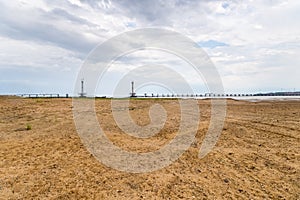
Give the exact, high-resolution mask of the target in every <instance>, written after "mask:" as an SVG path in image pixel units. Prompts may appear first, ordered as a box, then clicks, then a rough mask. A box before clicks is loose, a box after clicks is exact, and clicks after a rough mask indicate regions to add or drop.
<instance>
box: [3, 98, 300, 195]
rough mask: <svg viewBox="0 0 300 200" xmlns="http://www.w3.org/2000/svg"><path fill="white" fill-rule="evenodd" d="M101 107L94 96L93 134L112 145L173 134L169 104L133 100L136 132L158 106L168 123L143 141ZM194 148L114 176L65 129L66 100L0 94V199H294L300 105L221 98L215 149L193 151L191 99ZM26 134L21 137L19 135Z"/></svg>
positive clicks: (158, 140) (299, 190) (205, 103)
mask: <svg viewBox="0 0 300 200" xmlns="http://www.w3.org/2000/svg"><path fill="white" fill-rule="evenodd" d="M110 103H111V102H110V100H105V99H97V100H96V111H97V116H98V119H99V122H100V125H101V127H102V128H103V130H104V131H105V133H106V135H107V136H108V138H110V140H111V141H112V142H113V143H114V144H115V145H117V146H119V147H122V148H123V149H126V150H128V151H133V152H148V151H154V150H157V149H159V148H161V147H162V146H164V145H166V144H168V142H169V141H170V140H171V139H172V138H173V137H174V136H175V134H176V131H177V130H178V127H179V120H180V110H179V105H178V102H177V100H132V101H131V104H130V113H131V116H132V118H133V119H134V120H135V121H136V123H137V124H139V125H147V124H148V123H149V122H150V119H149V116H148V112H149V107H150V106H151V105H153V104H154V103H159V104H160V105H162V106H163V107H164V108H165V110H166V111H167V114H168V117H167V121H166V123H165V126H164V127H163V129H161V131H160V132H159V133H158V134H157V135H155V136H153V137H151V138H148V139H137V138H134V137H132V136H128V135H126V134H124V133H122V131H121V130H120V128H119V127H118V126H117V125H116V124H115V123H114V120H113V117H112V113H111V106H110V105H111V104H110ZM198 104H199V108H200V110H201V122H200V125H199V130H198V132H197V135H196V140H195V142H194V143H193V144H192V145H191V147H190V148H189V149H188V151H186V152H185V153H184V154H183V155H182V156H181V157H180V158H179V159H178V160H177V161H175V162H174V163H173V164H171V165H169V166H168V167H165V168H163V169H160V170H158V171H154V172H151V173H140V174H134V173H126V172H120V171H117V170H114V169H111V168H109V167H106V166H105V165H103V164H102V163H100V162H98V161H97V160H96V159H95V158H94V156H92V155H91V153H89V152H88V151H87V150H86V148H85V147H84V145H83V144H82V142H81V140H80V138H79V136H78V134H77V132H76V128H75V125H74V121H73V113H72V99H22V98H13V97H9V98H8V97H0V113H1V114H0V156H1V159H0V199H143V198H145V199H180V198H182V199H300V101H262V102H246V101H234V100H228V101H227V117H226V122H225V126H224V128H223V132H222V135H221V137H220V138H219V140H218V142H217V145H216V147H215V148H214V150H213V151H212V152H210V154H208V155H207V156H206V157H204V158H203V159H199V158H198V153H199V148H200V146H201V143H202V140H203V138H204V136H205V134H206V131H207V129H208V125H209V121H210V101H209V100H199V101H198ZM27 128H28V129H30V130H27Z"/></svg>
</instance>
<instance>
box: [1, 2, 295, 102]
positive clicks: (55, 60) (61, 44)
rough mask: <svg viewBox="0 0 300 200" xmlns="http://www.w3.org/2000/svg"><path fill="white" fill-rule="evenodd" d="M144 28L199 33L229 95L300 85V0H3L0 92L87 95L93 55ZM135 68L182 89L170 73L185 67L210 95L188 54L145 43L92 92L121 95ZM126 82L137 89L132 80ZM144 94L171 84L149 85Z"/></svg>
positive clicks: (188, 77)
mask: <svg viewBox="0 0 300 200" xmlns="http://www.w3.org/2000/svg"><path fill="white" fill-rule="evenodd" d="M142 28H163V29H166V30H170V31H175V32H178V33H180V34H182V35H184V36H186V37H188V38H190V39H191V40H193V41H194V42H195V43H196V44H197V45H198V46H199V47H201V48H202V49H203V50H204V52H205V53H207V55H208V56H209V58H210V60H211V61H212V63H213V64H214V66H215V67H216V68H217V70H218V73H219V74H220V78H221V80H222V82H223V87H224V90H225V92H226V93H234V92H235V93H256V92H269V91H294V90H295V91H300V78H299V77H300V1H298V0H257V1H255V0H242V1H238V0H232V1H221V0H211V1H208V0H201V1H200V0H199V1H196V0H195V1H192V0H167V1H163V0H161V1H160V0H156V1H154V0H143V1H138V0H118V1H117V0H115V1H110V0H27V1H26V0H14V1H6V0H0V94H21V93H59V94H67V93H68V94H73V93H76V92H79V88H78V87H77V86H76V84H75V82H76V80H77V78H78V77H77V76H78V73H79V71H80V69H81V66H82V65H83V64H84V63H85V61H86V59H87V58H88V56H89V55H90V52H91V51H92V50H93V49H95V48H96V47H97V45H99V44H101V43H103V42H105V41H107V40H109V39H111V38H112V37H114V36H117V35H119V34H123V33H126V32H127V31H133V30H137V29H142ZM156 65H160V67H158V68H156V67H155V66H156ZM145 66H148V67H145ZM162 66H164V67H169V68H170V69H169V70H165V68H162ZM179 68H182V69H181V70H180V69H179ZM154 69H156V70H161V71H159V73H157V71H155V70H154ZM178 69H179V70H178ZM132 70H134V73H133V74H134V76H133V77H132V78H130V77H129V78H128V77H127V78H128V80H130V79H134V78H136V77H139V78H143V79H146V78H147V79H149V81H151V77H152V76H153V77H154V76H159V78H161V79H164V80H170V81H169V83H170V84H171V85H172V87H174V88H180V85H181V84H182V79H181V78H179V79H177V78H176V77H172V76H171V75H170V74H172V73H170V70H175V71H176V70H177V72H178V73H179V74H181V76H182V77H183V78H184V80H185V81H186V82H188V83H189V84H191V87H192V89H193V91H194V92H196V93H205V92H208V91H207V87H206V86H205V80H204V79H201V77H199V76H198V75H197V74H196V73H195V72H194V71H193V69H192V67H191V66H189V64H188V63H186V62H185V61H183V60H182V59H181V58H180V57H178V56H176V55H173V54H171V53H168V52H165V51H161V50H151V49H150V50H149V49H144V50H139V51H136V52H132V53H131V54H128V55H125V56H123V57H120V58H117V59H116V60H114V62H113V64H112V65H111V67H110V68H109V70H108V71H107V73H106V74H105V75H104V76H103V77H102V79H101V80H100V81H99V82H98V86H97V88H98V89H97V91H94V93H95V94H97V95H108V96H110V95H113V91H114V88H115V87H116V86H117V85H118V84H119V82H120V80H121V79H122V77H124V76H126V74H128V73H129V72H130V71H132ZM83 78H84V79H85V80H87V81H88V77H83ZM177 80H178V81H177ZM167 82H168V81H167ZM74 87H75V90H74ZM126 87H128V93H129V92H130V83H128V86H126ZM77 89H78V91H77ZM137 92H138V93H141V94H143V93H144V92H147V93H151V92H152V93H159V92H167V90H165V89H164V88H160V87H159V85H156V86H153V87H151V86H149V85H148V86H144V87H143V86H141V87H139V88H137ZM180 92H182V93H184V92H185V91H180Z"/></svg>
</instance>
